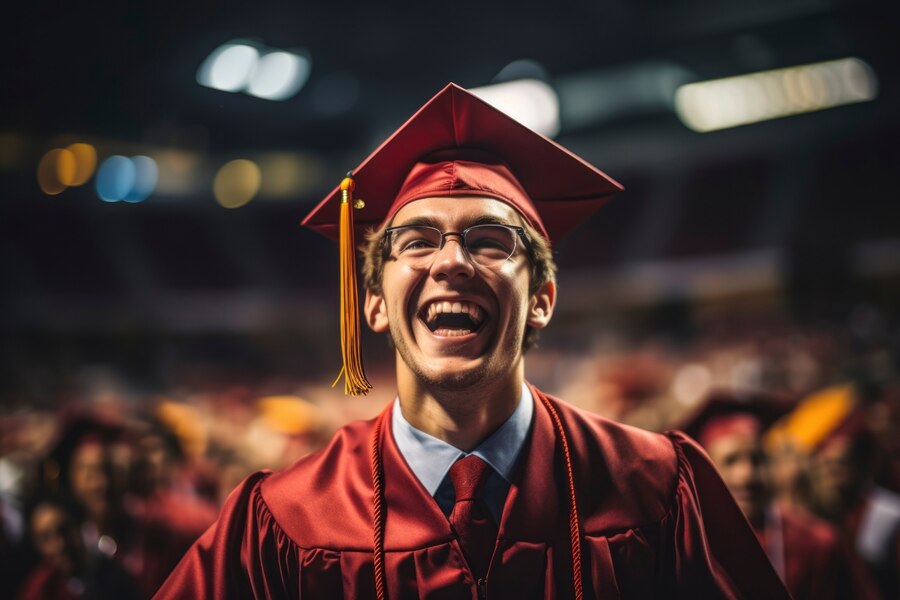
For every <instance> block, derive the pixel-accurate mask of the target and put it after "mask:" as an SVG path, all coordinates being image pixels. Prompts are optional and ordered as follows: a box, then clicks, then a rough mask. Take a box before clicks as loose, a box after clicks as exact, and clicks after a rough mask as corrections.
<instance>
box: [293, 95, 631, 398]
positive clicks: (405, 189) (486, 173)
mask: <svg viewBox="0 0 900 600" xmlns="http://www.w3.org/2000/svg"><path fill="white" fill-rule="evenodd" d="M621 189H622V186H621V185H619V184H618V183H617V182H615V181H614V180H613V179H611V178H610V177H608V176H607V175H606V174H605V173H603V172H602V171H600V170H599V169H597V168H595V167H593V166H592V165H590V164H588V163H587V162H586V161H584V160H582V159H581V158H579V157H578V156H576V155H574V154H572V153H571V152H569V151H568V150H566V149H565V148H563V147H562V146H560V145H559V144H557V143H556V142H553V141H552V140H549V139H547V138H546V137H544V136H542V135H540V134H538V133H536V132H534V131H532V130H530V129H528V128H527V127H525V126H524V125H522V124H521V123H519V122H518V121H516V120H514V119H512V118H511V117H509V116H507V115H506V114H504V113H503V112H501V111H499V110H497V109H496V108H494V107H493V106H491V105H490V104H488V103H487V102H485V101H483V100H481V99H480V98H478V97H477V96H475V95H474V94H472V93H470V92H468V91H466V90H465V89H463V88H461V87H459V86H458V85H455V84H452V83H451V84H449V85H447V86H446V87H445V88H444V89H443V90H441V91H440V92H438V94H437V95H436V96H434V97H433V98H432V99H431V100H429V101H428V102H427V103H426V104H425V105H424V106H423V107H422V108H420V109H419V110H418V111H417V112H416V113H415V114H414V115H413V116H412V117H410V119H409V120H408V121H407V122H406V123H404V124H403V125H402V126H401V127H400V128H399V129H398V130H397V131H395V132H394V133H393V135H391V136H390V137H389V138H388V139H387V140H386V141H385V142H384V143H383V144H382V145H381V146H380V147H379V148H378V149H377V150H375V151H374V152H373V153H372V154H370V155H369V157H368V158H366V159H365V160H364V161H363V162H362V164H360V165H359V166H358V167H357V168H356V169H354V170H353V171H352V172H351V173H350V174H348V177H347V178H345V179H344V181H342V182H341V184H340V185H339V186H338V187H336V188H335V189H334V190H332V192H331V193H330V194H328V196H326V198H325V199H324V200H322V201H321V202H320V203H319V204H318V205H317V206H316V207H315V208H314V209H313V210H312V212H310V213H309V214H308V215H307V216H306V218H305V219H304V220H303V223H302V224H303V225H305V226H307V227H310V228H312V229H314V230H316V231H318V232H319V233H322V234H323V235H325V236H327V237H329V238H332V239H337V240H339V241H340V254H341V259H340V261H341V289H342V292H341V347H342V351H343V354H344V368H343V370H342V371H341V373H342V374H343V375H345V376H346V381H345V391H346V392H347V393H349V394H353V395H357V394H360V393H362V394H364V393H366V392H367V391H368V389H370V387H371V386H370V385H369V383H368V381H366V379H365V375H364V374H363V372H362V361H361V359H360V357H359V341H358V340H359V311H358V305H357V303H358V299H357V291H356V271H355V262H356V257H355V242H354V238H355V236H356V235H361V234H363V232H364V231H365V229H366V228H369V227H378V226H380V225H381V224H383V223H384V222H385V221H387V220H389V219H390V218H391V217H393V215H394V214H395V213H396V212H397V211H398V210H400V208H401V207H403V206H405V205H406V204H409V203H410V202H413V201H415V200H418V199H422V198H427V197H446V196H473V195H474V196H483V197H489V198H496V199H497V200H500V201H503V202H506V203H507V204H509V205H511V206H512V207H513V208H515V209H516V210H517V211H518V212H519V213H520V214H521V215H522V216H523V217H524V218H525V219H526V220H527V221H528V222H529V224H531V225H532V226H533V227H534V228H535V229H536V230H537V231H538V232H540V233H541V235H543V236H544V237H545V238H546V239H547V240H548V241H549V242H551V243H555V242H557V241H559V239H560V238H561V237H563V236H564V235H565V234H566V233H567V232H568V231H570V230H571V229H572V228H574V227H575V226H576V225H578V224H579V223H581V222H582V221H584V220H585V219H587V218H588V217H589V216H590V215H591V214H593V212H594V211H595V210H596V209H597V208H599V207H600V206H601V205H602V204H604V203H605V202H606V201H608V200H609V199H610V198H611V197H612V196H613V195H614V194H615V193H616V192H619V191H620V190H621ZM354 195H355V196H357V197H358V198H357V199H356V200H354ZM359 199H362V200H359ZM351 207H355V210H353V209H351ZM354 213H355V214H354ZM338 379H340V375H339V376H338ZM335 383H336V382H335Z"/></svg>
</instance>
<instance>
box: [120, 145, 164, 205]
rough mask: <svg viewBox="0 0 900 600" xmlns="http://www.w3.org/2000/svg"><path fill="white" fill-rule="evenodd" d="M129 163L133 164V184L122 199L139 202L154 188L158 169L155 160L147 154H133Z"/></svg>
mask: <svg viewBox="0 0 900 600" xmlns="http://www.w3.org/2000/svg"><path fill="white" fill-rule="evenodd" d="M131 163H132V165H134V184H133V185H132V186H131V189H130V190H129V191H128V193H127V194H125V196H123V197H122V199H123V200H125V202H141V201H143V200H145V199H146V198H147V196H149V195H150V194H152V193H153V190H154V189H155V188H156V180H157V178H158V176H159V169H158V168H157V166H156V161H155V160H153V159H152V158H150V157H149V156H134V157H132V158H131Z"/></svg>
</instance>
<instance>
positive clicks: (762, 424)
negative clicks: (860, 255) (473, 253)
mask: <svg viewBox="0 0 900 600" xmlns="http://www.w3.org/2000/svg"><path fill="white" fill-rule="evenodd" d="M863 325H866V324H865V323H863ZM869 325H871V324H869ZM870 329H871V327H870ZM702 332H703V333H702V335H691V336H687V337H683V338H678V337H677V336H675V337H673V336H668V337H666V338H652V337H643V338H640V339H635V338H631V339H628V338H626V337H624V336H622V337H617V336H615V335H612V334H610V335H605V336H597V337H596V339H597V340H598V341H597V343H596V344H595V345H594V346H592V347H589V348H578V349H573V348H566V347H565V346H564V345H562V344H560V343H559V342H558V341H555V340H554V339H550V338H548V339H547V340H546V343H545V344H542V345H543V347H542V348H541V349H540V350H539V351H536V352H534V353H533V354H532V355H529V359H528V360H529V372H530V373H531V375H530V377H531V378H532V380H533V381H535V382H536V383H538V384H539V385H541V386H542V387H544V388H545V389H548V390H550V391H551V392H553V393H554V394H555V395H558V396H560V397H561V398H563V399H565V400H567V401H569V402H572V403H573V404H576V405H579V406H581V407H582V408H584V409H586V410H590V411H594V412H598V413H601V414H605V415H607V416H610V417H613V418H616V419H618V420H621V421H623V422H626V423H630V424H634V425H637V426H640V427H644V428H647V429H652V430H657V431H661V430H666V429H672V428H680V429H685V430H687V431H688V432H689V433H690V434H691V435H693V436H694V437H695V438H696V439H698V441H699V442H700V443H701V444H702V445H703V446H704V447H705V448H706V450H707V451H708V452H709V454H710V456H711V457H712V459H713V461H714V462H715V464H716V465H717V467H718V468H719V469H720V472H721V473H722V475H723V478H724V479H725V482H726V484H727V485H728V486H729V488H730V489H731V490H732V492H733V494H734V496H735V498H736V500H737V501H738V504H739V506H740V507H741V509H742V510H743V511H744V513H745V515H746V516H747V518H748V520H749V521H750V522H751V525H753V527H754V530H755V531H756V532H757V535H758V537H759V539H760V542H761V544H762V545H763V547H764V548H765V549H766V551H767V552H768V553H769V556H770V558H771V559H772V562H773V565H775V567H776V570H777V571H778V572H779V574H780V575H781V576H782V578H784V579H785V580H786V582H787V584H788V586H789V588H790V589H791V591H792V593H793V594H794V595H795V597H797V598H811V597H817V598H820V597H861V598H897V597H900V575H898V574H900V496H898V495H897V494H898V493H900V435H898V434H900V383H898V381H900V380H898V377H897V353H896V351H895V350H896V349H895V348H893V347H892V346H891V343H890V338H889V337H885V336H884V335H882V334H883V333H884V331H882V330H880V329H879V328H878V327H875V329H874V330H872V331H869V333H870V334H872V335H871V336H869V338H870V339H869V342H871V341H872V340H877V342H874V343H868V342H867V343H862V344H861V343H860V340H861V339H864V338H865V337H866V336H863V335H860V334H861V333H866V332H865V331H854V330H852V328H851V329H847V328H842V329H833V328H828V327H821V326H819V327H815V328H801V327H799V326H796V325H791V324H786V323H785V324H781V325H775V324H773V322H772V321H767V322H766V325H765V326H762V325H760V324H758V323H749V324H744V325H741V324H739V323H734V322H729V323H722V324H721V326H714V325H712V326H706V327H704V328H703V329H702ZM876 334H877V335H876ZM564 335H565V332H563V336H564ZM581 337H583V336H581ZM885 340H887V342H885ZM864 341H865V340H864ZM372 379H373V381H374V383H375V384H376V392H375V394H373V396H374V397H372V396H370V397H369V398H361V399H353V398H345V397H343V396H342V395H341V394H340V393H339V392H336V391H334V390H331V389H330V388H329V387H328V386H327V383H328V382H324V381H316V382H310V381H303V380H297V379H291V378H286V377H275V376H271V377H269V378H265V377H264V378H261V379H259V378H258V379H255V380H254V381H252V382H244V383H241V382H235V381H234V379H233V378H231V379H230V380H229V381H228V383H227V384H223V383H222V382H221V381H219V380H217V378H216V377H215V376H214V375H213V376H210V375H208V376H206V377H194V378H189V379H185V380H183V381H180V382H179V383H178V384H177V385H174V384H173V385H172V386H169V387H165V388H163V389H147V386H146V385H143V386H138V385H136V384H134V383H133V382H129V381H127V377H125V376H124V375H123V374H122V373H121V372H117V371H116V370H114V369H110V368H97V367H96V366H94V367H90V368H85V369H83V370H82V371H81V372H79V373H78V380H79V383H78V384H77V385H70V386H67V387H66V386H64V388H63V389H64V391H63V392H60V397H59V398H54V399H52V401H44V402H22V401H19V402H8V403H5V404H4V405H3V406H2V407H0V410H2V413H0V416H2V421H0V515H2V519H0V571H2V573H0V576H2V581H4V582H6V585H5V590H4V594H3V595H4V596H6V595H8V596H9V597H18V598H22V599H29V598H88V597H89V598H149V597H150V596H152V594H153V592H154V591H155V590H156V589H157V587H158V586H159V585H160V584H161V582H162V581H163V580H164V579H165V577H166V576H167V574H168V573H169V572H170V570H171V569H172V568H173V567H174V566H175V564H176V563H177V562H178V560H179V558H180V557H181V555H182V554H183V553H184V551H185V550H186V549H187V548H188V547H189V546H190V544H191V543H192V542H193V540H195V539H196V538H197V537H198V536H199V535H200V534H201V533H202V532H203V531H204V530H205V529H206V528H207V527H208V526H209V525H210V524H211V523H212V522H213V521H214V520H215V518H216V514H217V511H218V508H219V507H220V506H221V504H222V503H223V501H224V499H225V498H226V497H227V495H228V493H229V492H230V491H231V490H232V489H233V488H234V487H235V486H236V485H237V484H238V483H239V482H240V481H241V479H243V478H244V477H245V476H246V475H247V474H249V473H250V472H252V471H254V470H256V469H260V468H270V469H278V468H281V467H283V466H285V465H287V464H290V463H291V462H293V461H294V460H296V459H297V458H299V457H301V456H303V455H304V454H306V453H308V452H311V451H313V450H315V449H317V448H319V447H321V446H322V445H323V444H324V443H325V442H326V441H327V440H328V439H329V437H330V436H331V434H332V433H333V432H334V431H335V430H336V429H337V428H338V427H340V426H341V425H343V424H344V423H346V422H348V421H350V420H352V419H357V418H369V417H371V416H374V414H375V413H377V412H378V410H379V409H380V408H381V407H382V406H383V405H384V403H385V402H387V401H390V399H391V398H392V395H393V393H394V388H393V383H392V375H391V373H390V372H388V371H385V372H375V373H373V374H372ZM720 405H723V406H725V407H726V408H724V409H722V408H715V407H717V406H720ZM710 407H714V408H715V409H714V410H712V412H710V410H711V409H710ZM773 407H774V408H773ZM716 411H718V412H716ZM735 440H737V441H735ZM729 444H730V445H729ZM723 448H724V449H723ZM798 540H800V541H798Z"/></svg>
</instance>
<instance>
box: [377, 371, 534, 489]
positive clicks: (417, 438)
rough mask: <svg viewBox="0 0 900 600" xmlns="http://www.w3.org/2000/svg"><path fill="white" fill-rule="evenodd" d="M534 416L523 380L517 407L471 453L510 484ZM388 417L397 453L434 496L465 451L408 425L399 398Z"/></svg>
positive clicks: (529, 391) (528, 391) (531, 400)
mask: <svg viewBox="0 0 900 600" xmlns="http://www.w3.org/2000/svg"><path fill="white" fill-rule="evenodd" d="M533 415H534V399H533V398H532V396H531V390H529V389H528V386H527V385H525V383H522V396H521V397H520V398H519V405H518V406H517V407H516V410H514V411H513V414H512V415H510V417H509V418H508V419H507V420H506V422H505V423H503V425H501V426H500V428H499V429H498V430H497V431H495V432H494V433H493V434H491V436H490V437H489V438H488V439H486V440H484V441H483V442H482V443H481V444H479V445H478V447H477V448H475V449H474V450H473V451H472V452H470V454H474V455H476V456H478V457H479V458H481V459H482V460H484V461H485V462H486V463H488V464H489V465H491V467H492V468H493V469H494V471H496V472H497V473H498V474H499V475H500V476H501V477H503V479H505V480H506V482H507V483H510V482H511V479H512V472H513V468H514V467H515V466H516V459H517V458H518V457H519V453H520V452H521V450H522V446H523V445H524V444H525V438H526V437H527V436H528V428H529V427H530V426H531V419H532V416H533ZM391 418H392V423H391V424H392V426H393V432H394V441H395V442H396V443H397V448H398V449H399V450H400V454H402V455H403V458H404V459H405V460H406V463H407V464H408V465H409V468H410V469H411V470H412V472H413V473H414V474H415V476H416V477H417V478H418V480H419V481H420V482H421V483H422V486H423V487H424V488H425V489H426V490H427V491H428V493H429V494H431V495H432V496H433V495H434V494H435V492H436V491H437V489H438V486H440V484H441V481H443V479H444V477H445V476H446V475H447V472H448V471H449V470H450V467H451V466H452V465H453V463H455V462H456V461H457V459H459V458H460V457H462V456H466V453H465V452H463V451H462V450H460V449H459V448H456V447H455V446H452V445H450V444H448V443H447V442H445V441H443V440H439V439H438V438H436V437H434V436H432V435H429V434H427V433H425V432H424V431H421V430H419V429H416V428H415V427H413V426H412V425H410V423H409V421H407V420H406V418H405V417H404V416H403V413H402V411H401V410H400V399H399V398H398V399H396V400H395V401H394V408H393V412H392V415H391Z"/></svg>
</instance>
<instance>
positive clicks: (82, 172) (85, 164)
mask: <svg viewBox="0 0 900 600" xmlns="http://www.w3.org/2000/svg"><path fill="white" fill-rule="evenodd" d="M66 150H68V151H69V152H71V153H72V156H73V157H74V158H75V165H74V166H75V168H74V172H73V173H72V175H71V178H70V179H69V180H64V183H66V185H69V186H78V185H83V184H85V183H87V180H88V179H90V178H91V176H92V175H93V174H94V170H95V169H96V168H97V150H96V149H95V148H94V147H93V146H91V145H90V144H86V143H83V142H78V143H75V144H70V145H69V146H67V147H66Z"/></svg>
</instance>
